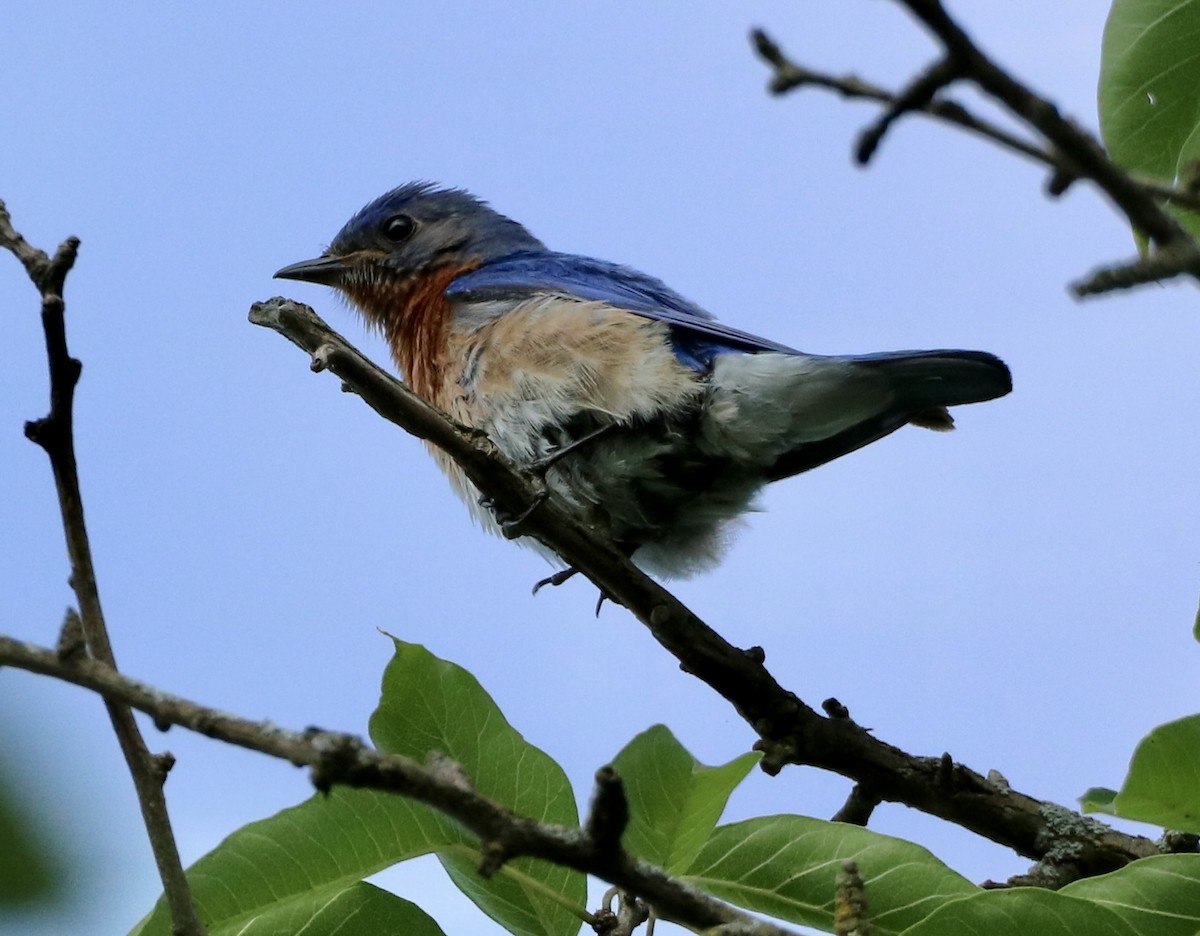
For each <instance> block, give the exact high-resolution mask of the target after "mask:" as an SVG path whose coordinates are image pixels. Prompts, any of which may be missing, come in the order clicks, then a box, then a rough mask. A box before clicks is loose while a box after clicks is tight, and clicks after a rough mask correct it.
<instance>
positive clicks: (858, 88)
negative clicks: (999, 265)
mask: <svg viewBox="0 0 1200 936" xmlns="http://www.w3.org/2000/svg"><path fill="white" fill-rule="evenodd" d="M898 2H899V3H901V4H902V5H903V6H905V7H906V8H907V9H908V10H909V11H910V12H912V13H913V15H914V16H916V17H917V18H918V19H919V20H921V22H923V23H924V24H925V25H926V26H927V27H928V28H929V30H930V31H931V32H933V34H934V36H935V37H936V38H937V39H938V40H939V41H940V42H941V44H942V46H943V48H944V53H945V54H944V57H943V58H942V59H941V60H939V62H938V63H936V64H935V65H934V66H933V67H931V68H929V69H927V70H926V71H925V72H923V73H922V74H921V75H920V76H918V78H917V79H915V80H914V81H913V82H912V83H911V85H910V86H909V88H908V89H907V90H906V91H903V92H900V93H892V92H889V91H886V90H884V89H882V88H879V87H877V86H875V85H872V84H869V83H867V82H865V81H862V80H861V79H859V78H856V77H853V76H850V77H846V78H836V77H833V76H830V75H825V74H822V73H820V72H816V71H813V70H811V69H808V68H805V67H803V66H801V65H798V64H796V63H794V62H793V61H791V60H790V59H789V58H788V57H787V56H786V55H784V53H783V52H782V51H781V50H780V48H779V46H778V44H777V43H775V42H774V41H773V40H772V39H771V38H770V37H769V36H767V35H766V33H764V32H763V31H761V30H755V31H754V32H753V33H752V40H753V43H754V46H755V49H756V50H757V52H758V54H759V56H760V57H761V58H762V59H763V60H764V61H765V62H767V64H768V65H770V66H771V69H772V72H773V75H772V79H771V83H770V91H771V93H772V94H777V95H779V94H785V93H787V92H789V91H792V90H794V89H796V88H800V87H805V86H809V85H811V86H815V87H820V88H825V89H826V90H831V91H836V92H838V93H839V94H841V95H842V96H844V97H848V98H858V99H867V100H872V101H875V102H877V103H880V104H883V105H884V106H885V108H886V110H885V113H884V115H883V117H882V118H881V119H880V120H879V121H877V122H876V123H875V124H874V125H872V126H871V127H870V128H868V130H866V131H864V133H863V134H862V135H861V137H860V141H859V144H858V147H857V159H858V161H859V162H860V163H865V162H867V161H868V160H869V159H870V157H871V156H872V155H873V153H874V152H875V149H876V147H877V146H878V144H879V142H880V141H881V140H882V138H883V136H884V134H885V133H886V132H887V131H888V130H889V129H890V128H891V126H893V125H894V124H895V122H896V120H897V119H898V118H899V117H900V116H902V115H903V114H905V113H923V114H926V115H927V116H931V117H934V118H936V119H939V120H942V121H945V122H947V123H951V124H953V125H955V126H957V127H959V128H961V129H964V130H967V131H969V132H972V133H975V134H977V135H979V136H982V137H984V138H986V139H988V140H990V141H991V142H993V143H996V144H998V145H1000V146H1002V147H1004V148H1006V149H1009V150H1011V151H1013V152H1016V153H1019V154H1020V155H1022V156H1025V157H1027V158H1030V159H1033V160H1035V161H1037V162H1039V163H1041V164H1042V165H1044V166H1046V167H1047V168H1049V169H1051V170H1052V172H1053V175H1052V177H1051V180H1050V183H1049V185H1048V191H1049V193H1050V194H1052V195H1060V194H1062V193H1063V192H1064V191H1065V190H1066V189H1067V187H1068V186H1069V185H1070V184H1071V183H1072V182H1073V181H1074V180H1076V179H1079V178H1086V179H1089V180H1091V181H1092V182H1094V183H1095V184H1096V185H1097V186H1099V188H1100V189H1101V190H1102V191H1103V192H1104V193H1105V194H1106V195H1107V196H1108V197H1109V199H1110V200H1111V201H1112V202H1113V203H1114V204H1115V205H1116V207H1117V208H1118V209H1120V211H1121V212H1122V213H1124V214H1125V216H1126V217H1127V218H1128V220H1129V222H1130V224H1131V225H1133V227H1134V228H1135V229H1136V230H1138V231H1141V232H1142V233H1143V234H1145V235H1146V236H1147V237H1148V238H1149V239H1150V241H1151V242H1152V243H1154V244H1155V245H1156V246H1157V247H1158V248H1159V250H1160V252H1162V253H1163V254H1164V256H1163V257H1161V258H1159V259H1157V260H1153V261H1141V262H1138V263H1134V264H1128V265H1123V266H1121V267H1118V268H1114V269H1113V270H1105V271H1100V272H1099V273H1096V274H1093V275H1092V276H1090V277H1088V278H1087V279H1085V280H1083V281H1081V282H1079V283H1076V284H1074V285H1073V286H1072V289H1073V291H1074V292H1075V294H1076V295H1077V296H1088V295H1095V294H1097V293H1100V292H1107V291H1111V290H1113V289H1124V288H1129V287H1132V286H1136V285H1140V284H1142V283H1146V282H1156V281H1159V280H1162V279H1165V278H1169V277H1172V276H1178V275H1181V274H1186V275H1190V276H1192V277H1194V278H1197V279H1200V262H1198V258H1200V247H1197V245H1196V241H1195V240H1194V239H1193V238H1192V236H1191V234H1189V233H1188V231H1187V230H1186V229H1185V228H1184V227H1183V226H1182V225H1181V224H1180V223H1179V221H1178V220H1177V219H1176V218H1175V217H1174V216H1173V215H1172V214H1171V213H1170V212H1168V211H1167V210H1166V209H1165V207H1164V206H1165V205H1166V204H1170V205H1174V206H1176V207H1180V208H1185V209H1189V210H1192V211H1200V196H1198V195H1197V193H1196V192H1195V191H1194V189H1192V188H1188V187H1186V186H1185V187H1182V188H1177V187H1173V186H1170V185H1163V184H1162V183H1159V182H1157V181H1153V180H1146V179H1139V178H1135V177H1134V176H1132V175H1130V174H1129V173H1127V172H1126V171H1125V170H1123V169H1121V168H1120V167H1119V166H1117V165H1116V164H1115V163H1113V162H1112V160H1110V159H1109V158H1108V155H1107V154H1106V153H1105V151H1104V148H1103V146H1101V144H1100V143H1099V141H1098V140H1096V138H1095V137H1094V136H1093V135H1092V134H1090V133H1088V132H1087V131H1086V130H1084V129H1082V128H1081V127H1080V126H1079V125H1078V124H1076V123H1075V122H1074V121H1072V120H1069V119H1067V118H1064V117H1063V116H1062V115H1061V114H1060V113H1059V111H1058V108H1057V107H1056V106H1055V105H1054V104H1053V102H1051V101H1049V100H1048V99H1046V98H1044V97H1041V96H1039V95H1038V94H1036V93H1035V92H1034V91H1032V90H1031V89H1030V88H1028V87H1027V86H1026V85H1024V84H1022V83H1021V82H1020V81H1018V80H1017V79H1015V78H1014V77H1012V76H1011V75H1009V74H1008V72H1007V71H1005V70H1004V69H1003V68H1002V67H1001V66H1000V65H998V64H997V63H996V62H994V61H993V60H992V59H990V58H988V56H987V55H985V54H984V52H983V51H982V50H980V49H979V47H978V46H977V45H975V43H974V41H973V40H972V39H971V38H970V36H968V35H967V33H966V32H965V31H964V30H963V29H962V27H961V26H959V25H958V23H957V22H955V21H954V20H953V19H952V18H951V17H950V15H949V14H948V13H947V12H946V10H945V8H944V7H943V6H942V4H941V2H940V0H898ZM957 80H968V81H971V82H973V83H974V84H976V85H977V86H978V87H979V88H980V89H981V90H982V91H983V92H984V93H985V94H988V95H990V96H991V97H993V98H995V99H996V100H997V101H999V102H1000V103H1001V104H1003V105H1004V106H1005V107H1006V108H1008V110H1009V111H1011V112H1012V113H1013V114H1014V115H1015V116H1016V117H1017V118H1018V119H1019V120H1021V121H1022V122H1023V123H1024V124H1025V125H1026V126H1028V127H1029V128H1031V129H1033V130H1035V131H1036V132H1037V133H1038V134H1040V135H1041V136H1042V137H1043V138H1044V140H1045V143H1044V144H1042V145H1040V146H1039V145H1036V144H1033V143H1030V142H1028V141H1026V140H1023V139H1021V138H1020V137H1017V136H1015V135H1013V134H1010V133H1008V132H1007V131H1005V130H1003V129H1001V128H999V127H997V126H996V125H995V124H992V123H990V122H988V121H985V120H982V119H980V118H978V117H975V116H974V115H973V114H971V113H970V112H969V111H968V110H967V109H966V108H964V107H963V106H962V105H960V104H957V103H955V102H952V101H947V100H944V99H941V98H938V97H935V95H937V94H939V93H940V92H941V91H942V90H943V89H944V88H945V87H946V86H947V85H949V84H951V83H952V82H954V81H957Z"/></svg>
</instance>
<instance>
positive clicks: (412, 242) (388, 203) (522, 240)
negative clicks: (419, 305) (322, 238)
mask: <svg viewBox="0 0 1200 936" xmlns="http://www.w3.org/2000/svg"><path fill="white" fill-rule="evenodd" d="M544 249H545V246H544V245H543V244H542V242H541V241H539V240H538V239H537V238H536V237H534V236H533V235H532V234H530V233H529V231H527V230H526V229H525V228H524V227H522V226H521V225H520V224H518V223H517V222H516V221H513V220H511V219H510V218H506V217H505V216H504V215H502V214H500V213H499V212H497V211H494V210H493V209H492V208H490V207H489V206H488V205H487V204H486V203H484V202H482V201H480V200H479V199H478V198H475V197H474V196H473V195H471V194H470V193H468V192H464V191H463V190H462V189H444V188H438V187H436V186H434V185H432V184H430V183H427V182H411V183H409V184H408V185H402V186H401V187H400V188H397V189H393V190H392V191H390V192H388V193H387V194H386V195H382V196H380V197H379V198H377V199H375V200H374V201H373V202H371V203H370V204H368V205H367V206H366V207H364V208H363V209H362V210H361V211H359V212H358V214H356V215H355V216H354V217H353V218H351V219H350V220H349V221H347V222H346V225H345V226H344V227H343V228H342V229H341V230H340V231H339V232H338V234H337V236H336V237H335V238H334V239H333V243H331V244H330V245H329V248H328V249H327V250H326V251H325V252H324V253H323V254H321V256H319V257H316V258H315V259H312V260H303V261H301V262H300V263H293V264H291V265H289V266H285V267H284V268H283V269H282V270H279V271H277V272H276V273H275V276H276V277H278V278H280V279H294V280H303V281H305V282H309V283H320V284H322V285H325V286H332V287H334V288H335V289H338V290H340V291H341V292H343V293H344V294H345V295H346V296H347V297H348V298H349V299H350V300H351V301H352V302H353V303H354V304H355V305H357V306H358V307H359V308H360V309H362V311H363V312H364V313H365V314H366V315H367V317H368V318H370V319H376V318H377V316H378V313H379V309H378V308H377V307H378V306H383V305H387V304H388V301H389V299H392V298H395V299H402V297H403V296H405V295H407V294H409V293H410V292H411V291H412V289H413V288H414V285H415V284H416V283H417V281H418V280H420V278H421V277H422V276H424V275H426V274H430V273H434V272H435V271H439V270H447V271H451V270H452V271H463V270H468V269H471V268H473V267H476V266H479V265H481V264H484V263H487V262H489V261H492V260H499V259H501V258H503V257H508V256H511V255H512V254H515V253H519V252H521V251H525V250H544ZM455 275H457V273H455Z"/></svg>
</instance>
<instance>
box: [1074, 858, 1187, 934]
mask: <svg viewBox="0 0 1200 936" xmlns="http://www.w3.org/2000/svg"><path fill="white" fill-rule="evenodd" d="M1059 893H1061V894H1067V895H1069V896H1071V897H1081V898H1085V899H1087V900H1090V901H1092V902H1093V903H1095V904H1100V905H1102V906H1104V907H1106V908H1108V909H1110V910H1112V911H1113V912H1114V913H1116V914H1117V915H1118V916H1120V917H1122V918H1123V919H1124V920H1125V922H1126V923H1128V924H1129V925H1130V926H1131V927H1132V928H1133V930H1134V931H1135V932H1137V933H1144V934H1146V936H1195V934H1196V933H1198V932H1200V855H1157V856H1155V857H1153V858H1143V859H1141V860H1140V861H1135V862H1133V863H1132V864H1128V865H1126V866H1125V867H1124V868H1121V869H1120V870H1119V871H1114V872H1112V873H1111V874H1105V875H1103V876H1101V877H1094V878H1086V879H1084V880H1082V881H1076V882H1075V883H1074V884H1068V885H1067V886H1066V887H1064V888H1063V889H1062V890H1061V891H1060V892H1059Z"/></svg>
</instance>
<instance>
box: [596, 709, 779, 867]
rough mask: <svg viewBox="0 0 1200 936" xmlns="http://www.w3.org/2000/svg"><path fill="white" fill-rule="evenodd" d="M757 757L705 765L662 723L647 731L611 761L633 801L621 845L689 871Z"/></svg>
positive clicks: (756, 755)
mask: <svg viewBox="0 0 1200 936" xmlns="http://www.w3.org/2000/svg"><path fill="white" fill-rule="evenodd" d="M759 757H760V755H758V754H753V753H750V754H743V755H742V756H741V757H738V758H735V759H734V760H732V761H730V762H729V763H728V764H725V765H723V766H721V767H706V766H705V765H704V764H701V763H700V762H699V761H698V760H696V759H695V758H694V757H692V755H691V754H690V753H688V751H687V749H686V748H685V747H684V746H683V745H682V744H680V743H679V742H678V741H677V740H676V739H675V736H674V735H673V734H671V732H670V730H669V729H668V728H666V727H665V726H664V725H655V726H654V727H652V728H650V729H648V730H646V731H643V732H642V733H641V734H640V735H638V736H637V737H636V738H634V739H633V740H632V741H630V742H629V744H627V745H626V746H625V747H624V749H622V751H621V753H620V754H618V755H617V756H616V758H614V760H613V767H615V768H616V770H617V773H618V774H620V776H621V780H622V781H623V782H624V784H625V796H626V798H627V799H628V800H629V811H630V820H629V826H628V828H627V829H626V831H625V837H624V839H623V840H622V844H623V845H624V846H625V848H626V850H628V851H629V852H630V853H631V854H634V855H637V856H638V857H639V858H644V859H645V860H646V861H649V862H652V863H653V864H656V865H659V866H660V867H662V868H665V869H666V870H667V871H670V872H672V873H673V874H678V873H681V872H683V871H686V870H687V869H688V868H689V867H691V864H692V862H693V861H694V860H695V858H696V856H697V855H698V854H700V849H701V848H702V847H703V846H704V842H705V840H706V839H707V838H708V836H709V834H710V833H711V832H712V830H713V828H714V827H715V826H716V824H717V820H718V819H720V818H721V813H722V812H723V811H724V810H725V803H726V802H727V801H728V800H729V794H730V793H732V792H733V789H734V787H736V786H737V785H738V784H739V783H741V782H742V780H744V779H745V777H746V774H747V773H749V772H750V769H751V768H752V767H753V766H754V765H755V764H756V763H758V761H759Z"/></svg>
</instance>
